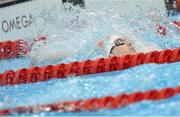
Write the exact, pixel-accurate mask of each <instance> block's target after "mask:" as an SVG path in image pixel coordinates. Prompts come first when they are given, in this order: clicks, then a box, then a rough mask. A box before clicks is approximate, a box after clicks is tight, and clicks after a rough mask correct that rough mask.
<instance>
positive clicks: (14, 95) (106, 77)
mask: <svg viewBox="0 0 180 117" xmlns="http://www.w3.org/2000/svg"><path fill="white" fill-rule="evenodd" d="M82 16H83V15H82ZM96 17H97V16H96ZM96 17H92V19H93V18H94V19H95V18H96ZM109 17H110V16H109ZM179 17H180V16H179V15H177V16H175V17H172V18H170V20H175V19H177V20H178V19H179ZM102 18H103V17H102ZM110 19H111V18H110ZM108 20H109V19H108V18H107V19H105V21H104V23H105V24H103V25H101V23H99V22H98V21H97V22H95V23H97V24H94V25H93V26H97V28H96V29H93V31H92V32H91V31H90V28H92V27H91V26H90V27H89V28H88V29H87V30H85V31H84V33H85V34H87V35H88V36H89V35H91V36H89V37H88V40H87V42H88V43H92V42H93V41H94V40H90V38H91V39H92V38H99V37H101V36H102V35H103V34H105V33H107V32H108V30H106V29H110V28H111V29H112V30H111V31H112V32H113V30H115V28H114V27H112V26H111V25H110V22H108ZM114 20H115V19H114ZM116 20H117V19H116ZM88 23H92V22H88ZM116 23H117V21H116V22H114V24H116ZM111 24H112V23H111ZM142 24H143V22H142ZM105 25H107V28H105ZM128 25H130V24H128ZM100 26H102V27H104V29H102V28H98V27H100ZM117 26H119V25H117ZM137 26H139V27H143V25H137ZM119 27H120V26H119ZM132 27H133V26H132ZM68 28H70V27H68ZM144 28H145V29H147V27H144ZM147 30H149V29H147ZM149 31H151V30H149ZM117 32H118V31H116V33H117ZM53 33H54V32H53ZM60 33H61V32H60ZM75 34H79V33H78V31H77V30H76V32H75V33H74V32H72V35H71V36H73V35H75ZM64 35H67V34H64ZM64 35H61V37H62V36H64ZM106 35H107V34H106ZM172 35H173V34H170V35H168V36H167V37H160V36H157V35H155V34H154V33H153V31H151V32H141V36H142V37H143V38H144V39H145V40H146V41H153V42H154V43H156V44H158V45H159V46H160V47H161V49H166V48H176V47H180V41H178V40H175V39H172V38H171V37H172ZM67 36H68V35H67ZM175 36H177V35H175ZM80 37H83V36H82V35H80V36H79V37H78V36H77V37H75V39H77V38H80ZM66 38H67V37H66ZM71 41H72V40H71ZM85 43H86V42H85ZM88 46H91V47H93V45H90V44H89V45H88ZM88 49H89V48H88V47H86V48H85V50H88ZM102 56H103V55H102ZM96 57H99V56H98V55H97V53H96V54H95V53H94V52H90V53H89V55H84V56H83V55H81V56H79V55H77V56H73V57H71V58H68V59H66V60H64V61H63V62H70V61H73V60H83V59H95V58H96ZM30 62H31V59H30V58H28V57H23V58H18V59H11V60H3V61H0V66H1V68H0V72H1V73H2V72H4V71H6V70H8V69H13V70H16V69H19V68H24V67H25V68H28V67H30ZM49 63H52V64H56V63H59V61H53V62H49ZM44 64H48V62H47V61H46V62H45V63H39V64H38V65H39V66H43V65H44ZM179 85H180V62H177V63H171V64H162V65H157V64H147V65H141V66H137V67H134V68H130V69H127V70H123V71H116V72H111V73H102V74H97V75H88V76H81V77H73V76H72V77H69V78H67V79H63V80H58V79H52V80H49V81H47V82H39V83H33V84H22V85H16V86H4V87H0V108H1V109H3V108H12V107H17V106H28V105H34V104H45V103H53V102H56V101H67V100H77V99H87V98H91V97H102V96H107V95H116V94H120V93H131V92H135V91H146V90H149V89H152V88H153V89H161V88H164V87H177V86H179ZM179 106H180V96H179V95H178V96H175V97H173V98H169V99H166V100H162V101H143V102H141V103H137V104H132V105H129V106H127V107H124V108H120V109H115V110H113V109H106V110H99V111H95V112H78V113H58V112H48V113H45V112H42V113H35V114H22V115H37V116H45V115H180V108H178V107H179Z"/></svg>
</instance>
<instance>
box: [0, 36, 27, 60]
mask: <svg viewBox="0 0 180 117" xmlns="http://www.w3.org/2000/svg"><path fill="white" fill-rule="evenodd" d="M27 52H28V43H27V42H26V41H24V40H22V39H20V40H16V41H4V42H0V59H9V58H15V57H20V56H22V55H25V54H27Z"/></svg>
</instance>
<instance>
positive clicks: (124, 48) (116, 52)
mask: <svg viewBox="0 0 180 117" xmlns="http://www.w3.org/2000/svg"><path fill="white" fill-rule="evenodd" d="M114 43H115V46H113V47H112V48H111V51H110V54H109V56H123V55H127V54H134V53H135V52H136V51H135V49H134V48H133V46H132V43H131V42H130V41H128V40H126V39H120V38H119V39H117V40H116V41H115V42H114Z"/></svg>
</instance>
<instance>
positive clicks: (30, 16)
mask: <svg viewBox="0 0 180 117" xmlns="http://www.w3.org/2000/svg"><path fill="white" fill-rule="evenodd" d="M85 4H86V8H87V9H102V10H105V9H110V8H116V9H118V12H119V14H121V15H124V16H125V15H132V14H133V15H132V16H135V15H136V13H137V12H139V11H141V10H143V12H148V11H149V10H150V9H157V10H159V11H160V12H161V13H162V14H166V8H165V3H164V0H85ZM137 7H138V10H136V9H137ZM53 8H59V9H60V10H64V9H63V7H62V2H61V0H32V1H28V2H24V3H20V4H16V5H12V6H8V7H3V8H0V40H1V41H3V40H15V39H19V38H21V39H24V38H26V37H28V38H33V37H34V35H30V33H28V32H32V31H35V30H38V29H40V26H42V24H40V23H41V22H36V20H34V18H35V17H37V16H38V15H39V13H40V11H42V10H43V9H44V10H45V11H46V12H48V9H49V10H53ZM59 15H60V14H59ZM35 33H36V32H35ZM37 35H38V34H37Z"/></svg>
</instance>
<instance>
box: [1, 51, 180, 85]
mask: <svg viewBox="0 0 180 117" xmlns="http://www.w3.org/2000/svg"><path fill="white" fill-rule="evenodd" d="M178 61H180V48H176V49H173V50H170V49H166V50H162V51H152V52H148V53H137V54H134V55H126V56H122V57H115V56H114V57H111V58H97V59H96V60H84V61H81V62H78V61H74V62H71V63H69V64H64V63H62V64H58V65H55V66H53V65H47V66H44V67H31V68H27V69H26V68H22V69H19V70H17V71H14V70H8V71H5V72H4V73H2V74H0V85H2V86H5V85H17V84H22V83H33V82H41V81H47V80H49V79H52V78H59V79H62V78H66V77H68V76H72V75H75V76H82V75H88V74H96V73H102V72H110V71H116V70H123V69H127V68H130V67H134V66H138V65H141V64H148V63H157V64H163V63H172V62H178Z"/></svg>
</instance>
